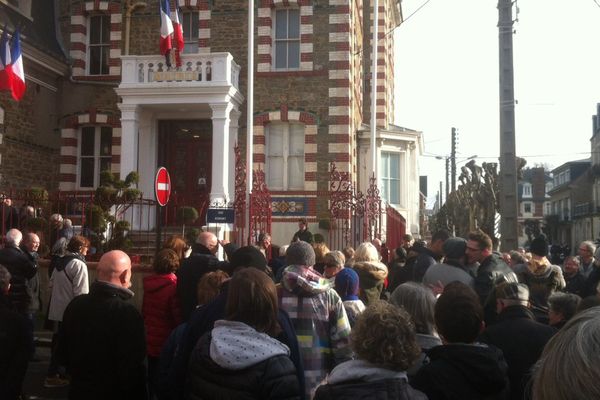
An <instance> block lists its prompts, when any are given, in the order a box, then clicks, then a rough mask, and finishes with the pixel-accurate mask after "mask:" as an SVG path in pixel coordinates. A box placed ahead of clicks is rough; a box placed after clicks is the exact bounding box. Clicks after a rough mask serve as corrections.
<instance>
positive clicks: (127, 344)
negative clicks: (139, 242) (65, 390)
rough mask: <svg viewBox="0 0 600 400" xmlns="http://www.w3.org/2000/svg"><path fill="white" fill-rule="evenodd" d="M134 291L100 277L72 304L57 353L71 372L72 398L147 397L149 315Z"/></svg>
mask: <svg viewBox="0 0 600 400" xmlns="http://www.w3.org/2000/svg"><path fill="white" fill-rule="evenodd" d="M131 296H132V294H131V292H129V291H127V290H126V289H123V288H119V287H117V286H114V285H110V284H107V283H105V282H98V281H96V282H94V283H93V284H92V285H91V287H90V293H89V294H84V295H81V296H77V297H76V298H74V299H73V300H72V301H71V303H69V305H68V306H67V308H66V310H65V313H64V316H63V321H62V325H61V330H60V332H59V338H58V350H57V356H58V360H59V361H60V362H61V363H62V365H65V366H66V367H67V371H68V372H69V373H70V374H71V384H70V390H69V399H71V400H73V399H86V400H88V399H98V400H100V399H102V400H104V399H112V400H116V399H118V400H120V399H122V400H137V399H140V400H142V399H143V400H146V399H147V389H146V366H145V359H146V337H145V334H144V320H143V319H142V315H141V314H140V312H139V311H138V310H137V309H136V308H135V307H134V306H133V304H131V303H129V302H127V301H126V300H128V299H129V298H131Z"/></svg>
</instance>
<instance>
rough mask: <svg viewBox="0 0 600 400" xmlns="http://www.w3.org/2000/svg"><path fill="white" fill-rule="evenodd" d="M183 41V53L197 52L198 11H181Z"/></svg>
mask: <svg viewBox="0 0 600 400" xmlns="http://www.w3.org/2000/svg"><path fill="white" fill-rule="evenodd" d="M182 17H183V22H182V25H181V27H182V28H183V41H184V43H185V45H184V47H183V52H184V53H185V54H189V53H197V52H198V12H197V11H184V12H183V13H182Z"/></svg>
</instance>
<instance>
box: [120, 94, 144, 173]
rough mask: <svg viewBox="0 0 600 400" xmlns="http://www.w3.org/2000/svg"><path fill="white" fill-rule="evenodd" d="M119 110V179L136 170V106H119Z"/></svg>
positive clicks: (137, 151) (137, 121) (137, 152)
mask: <svg viewBox="0 0 600 400" xmlns="http://www.w3.org/2000/svg"><path fill="white" fill-rule="evenodd" d="M119 109H120V110H121V170H120V175H121V179H125V177H126V176H127V174H129V173H130V172H131V171H137V169H138V154H139V149H138V146H139V143H138V125H139V120H138V117H139V115H138V112H139V109H138V105H137V104H123V103H120V104H119Z"/></svg>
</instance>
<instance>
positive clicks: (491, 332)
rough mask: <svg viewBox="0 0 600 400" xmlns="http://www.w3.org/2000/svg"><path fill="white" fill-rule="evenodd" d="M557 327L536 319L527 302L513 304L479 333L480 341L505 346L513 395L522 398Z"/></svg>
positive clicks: (500, 346) (503, 348)
mask: <svg viewBox="0 0 600 400" xmlns="http://www.w3.org/2000/svg"><path fill="white" fill-rule="evenodd" d="M555 333H556V329H554V328H552V327H550V326H548V325H544V324H540V323H539V322H536V321H535V317H534V315H533V313H532V312H531V311H530V310H528V309H527V308H526V307H524V306H519V305H515V306H510V307H507V308H505V309H504V310H503V311H502V312H501V313H500V315H499V316H498V321H497V322H496V323H495V324H494V325H492V326H490V327H488V328H487V329H486V330H485V331H484V332H483V333H482V334H481V336H480V337H479V339H480V341H482V342H484V343H488V344H491V345H494V346H495V347H497V348H499V349H500V350H502V353H503V354H504V358H505V359H506V363H507V364H508V378H509V379H510V392H511V399H519V400H521V399H523V395H524V393H525V388H526V387H527V383H528V381H529V378H530V373H529V371H530V369H531V367H533V365H534V364H535V363H536V362H537V360H538V359H539V358H540V356H541V355H542V350H544V346H545V345H546V343H547V342H548V340H550V338H551V337H552V336H554V334H555Z"/></svg>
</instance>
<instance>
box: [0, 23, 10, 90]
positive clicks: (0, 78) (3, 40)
mask: <svg viewBox="0 0 600 400" xmlns="http://www.w3.org/2000/svg"><path fill="white" fill-rule="evenodd" d="M11 60H12V58H11V57H10V44H9V43H8V35H7V33H6V25H5V26H4V29H3V30H2V37H0V90H10V82H11V79H10V77H9V76H10V75H12V65H11Z"/></svg>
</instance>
